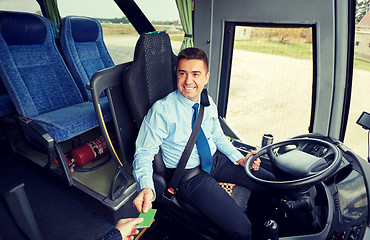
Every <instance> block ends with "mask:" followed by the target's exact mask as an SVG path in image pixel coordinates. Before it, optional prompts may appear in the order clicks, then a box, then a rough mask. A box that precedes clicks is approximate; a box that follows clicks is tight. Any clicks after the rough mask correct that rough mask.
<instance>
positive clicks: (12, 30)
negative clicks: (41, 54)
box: [0, 12, 47, 45]
mask: <svg viewBox="0 0 370 240" xmlns="http://www.w3.org/2000/svg"><path fill="white" fill-rule="evenodd" d="M45 23H46V22H44V21H43V19H42V17H41V16H38V15H36V14H31V13H19V12H0V32H1V35H2V36H3V38H4V40H5V42H6V43H7V44H8V45H29V44H43V43H44V42H45V39H46V37H47V27H46V24H45Z"/></svg>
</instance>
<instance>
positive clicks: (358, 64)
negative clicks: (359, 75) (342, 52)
mask: <svg viewBox="0 0 370 240" xmlns="http://www.w3.org/2000/svg"><path fill="white" fill-rule="evenodd" d="M353 68H356V69H361V70H366V71H370V62H367V61H363V60H360V59H355V60H354V62H353Z"/></svg>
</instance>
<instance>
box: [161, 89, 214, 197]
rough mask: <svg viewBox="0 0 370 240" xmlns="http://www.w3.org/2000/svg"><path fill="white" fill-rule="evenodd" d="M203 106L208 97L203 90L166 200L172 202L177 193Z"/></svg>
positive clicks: (166, 194)
mask: <svg viewBox="0 0 370 240" xmlns="http://www.w3.org/2000/svg"><path fill="white" fill-rule="evenodd" d="M204 106H209V101H208V95H207V90H206V89H204V90H203V92H202V94H201V101H200V105H199V113H198V117H197V120H196V121H195V123H194V127H193V130H192V132H191V135H190V137H189V140H188V142H187V143H186V146H185V149H184V151H183V152H182V155H181V158H180V160H179V163H178V164H177V167H176V170H175V172H174V174H173V176H172V178H171V181H170V185H169V188H167V190H166V191H165V192H164V197H166V198H167V199H170V200H172V198H173V197H174V195H175V193H176V191H177V187H178V185H179V183H180V180H181V178H182V176H183V175H184V170H185V166H186V164H187V163H188V160H189V157H190V154H191V152H192V151H193V148H194V145H195V142H196V140H197V138H198V134H199V131H200V127H201V125H202V120H203V115H204Z"/></svg>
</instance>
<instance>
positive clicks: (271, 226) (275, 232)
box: [263, 220, 279, 240]
mask: <svg viewBox="0 0 370 240" xmlns="http://www.w3.org/2000/svg"><path fill="white" fill-rule="evenodd" d="M263 225H264V226H265V229H266V237H267V238H269V239H271V240H279V225H278V224H277V222H275V221H274V220H267V221H266V222H265V223H264V224H263Z"/></svg>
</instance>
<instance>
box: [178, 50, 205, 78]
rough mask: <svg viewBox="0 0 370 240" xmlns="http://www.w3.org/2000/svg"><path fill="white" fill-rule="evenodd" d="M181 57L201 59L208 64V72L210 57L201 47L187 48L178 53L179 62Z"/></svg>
mask: <svg viewBox="0 0 370 240" xmlns="http://www.w3.org/2000/svg"><path fill="white" fill-rule="evenodd" d="M181 59H199V60H202V61H203V62H204V64H205V66H206V69H207V72H208V57H207V54H206V53H205V52H204V51H203V50H202V49H199V48H194V47H191V48H185V49H183V50H181V52H179V54H178V55H177V64H178V63H179V62H180V60H181Z"/></svg>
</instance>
